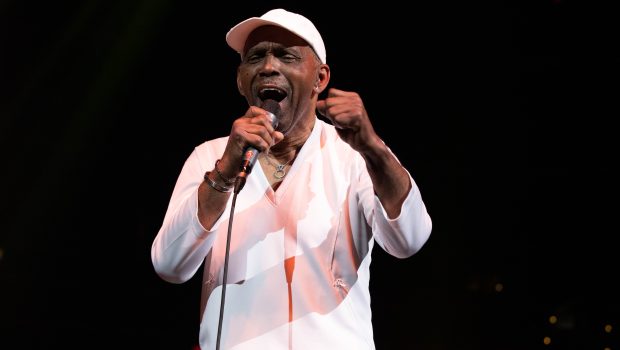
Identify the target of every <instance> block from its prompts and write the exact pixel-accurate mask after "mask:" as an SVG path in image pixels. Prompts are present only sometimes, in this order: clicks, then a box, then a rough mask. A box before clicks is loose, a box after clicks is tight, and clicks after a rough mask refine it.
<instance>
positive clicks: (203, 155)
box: [151, 107, 283, 283]
mask: <svg viewBox="0 0 620 350" xmlns="http://www.w3.org/2000/svg"><path fill="white" fill-rule="evenodd" d="M282 138H283V135H282V133H280V132H277V131H274V129H273V127H272V125H271V120H270V119H269V118H268V117H267V116H266V114H265V111H264V110H262V109H260V108H258V107H250V108H249V109H248V110H247V111H246V114H245V115H244V116H242V117H240V118H238V119H237V120H235V121H234V122H233V127H232V130H231V134H230V136H229V137H228V138H222V139H218V140H212V141H210V142H207V143H206V144H203V145H201V146H199V147H198V148H197V149H196V150H194V152H193V153H192V154H191V155H190V157H189V158H188V159H187V161H186V162H185V164H184V166H183V169H182V170H181V173H180V175H179V177H178V179H177V183H176V185H175V189H174V191H173V193H172V197H171V199H170V203H169V205H168V209H167V211H166V215H165V217H164V221H163V224H162V226H161V228H160V230H159V232H158V233H157V236H156V237H155V240H154V241H153V245H152V247H151V260H152V263H153V266H154V268H155V271H156V272H157V274H158V275H159V276H160V277H161V278H163V279H164V280H166V281H169V282H173V283H182V282H185V281H187V280H189V279H190V278H191V277H192V276H193V275H194V274H195V273H196V271H197V270H198V268H199V267H200V265H201V263H202V262H203V260H204V258H205V257H206V256H207V254H208V252H209V250H210V249H211V247H212V246H213V241H214V240H215V231H217V229H218V226H219V222H221V221H222V220H223V217H225V216H226V215H225V213H226V211H227V208H228V201H229V199H230V196H231V192H221V191H218V190H216V189H215V188H214V187H212V186H209V185H208V183H207V182H205V181H204V176H205V173H206V171H211V173H210V174H209V178H210V179H211V180H212V181H215V182H217V183H218V184H219V185H220V186H225V185H226V184H225V183H224V181H223V180H222V179H221V178H219V176H220V175H218V174H217V172H216V171H215V168H214V166H215V162H216V160H217V159H218V158H219V159H221V161H220V163H219V164H218V170H219V171H220V173H221V174H222V176H223V177H226V178H234V177H235V175H236V174H237V172H238V166H239V164H241V159H242V156H243V150H244V149H245V147H247V146H248V145H250V144H251V145H253V146H255V147H257V148H258V149H261V150H265V149H266V148H268V147H269V145H272V144H274V143H276V142H279V141H280V140H281V139H282ZM224 144H225V145H224Z"/></svg>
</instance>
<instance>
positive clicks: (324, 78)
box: [314, 64, 330, 94]
mask: <svg viewBox="0 0 620 350" xmlns="http://www.w3.org/2000/svg"><path fill="white" fill-rule="evenodd" d="M329 77H330V73H329V66H328V65H327V64H321V66H320V67H319V74H318V76H317V78H316V83H315V84H314V90H315V91H316V92H317V94H320V93H321V92H323V90H325V88H326V87H327V84H329Z"/></svg>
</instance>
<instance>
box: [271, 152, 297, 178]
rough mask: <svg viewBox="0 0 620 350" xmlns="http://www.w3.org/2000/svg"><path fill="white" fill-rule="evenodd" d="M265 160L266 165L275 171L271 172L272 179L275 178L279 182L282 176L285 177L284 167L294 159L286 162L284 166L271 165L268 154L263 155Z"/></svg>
mask: <svg viewBox="0 0 620 350" xmlns="http://www.w3.org/2000/svg"><path fill="white" fill-rule="evenodd" d="M265 158H266V159H267V163H268V164H269V165H271V166H272V167H274V168H275V169H276V171H274V172H273V177H275V178H276V179H278V180H281V179H282V178H283V177H284V176H286V171H285V170H284V167H286V166H287V165H288V163H290V162H291V161H292V160H293V159H295V158H294V157H293V158H291V159H290V160H289V161H288V162H286V163H284V164H273V163H272V162H271V160H269V154H268V153H267V154H265Z"/></svg>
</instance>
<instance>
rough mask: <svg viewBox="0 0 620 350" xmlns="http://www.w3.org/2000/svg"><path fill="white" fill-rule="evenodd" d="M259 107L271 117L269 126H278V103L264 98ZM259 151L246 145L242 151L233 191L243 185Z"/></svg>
mask: <svg viewBox="0 0 620 350" xmlns="http://www.w3.org/2000/svg"><path fill="white" fill-rule="evenodd" d="M261 108H262V109H264V110H265V111H267V116H268V117H269V118H270V119H271V126H273V128H274V129H275V128H276V127H277V126H278V114H279V113H280V105H279V104H278V102H277V101H275V100H271V99H268V100H265V101H264V102H263V104H262V105H261ZM259 153H260V151H259V150H258V149H256V147H254V146H248V147H246V148H245V149H244V151H243V160H242V161H241V164H240V166H239V174H238V175H237V179H236V180H235V189H234V191H235V193H239V191H241V190H242V189H243V186H245V182H246V180H247V176H248V175H249V174H250V173H251V172H252V169H253V168H254V164H255V163H256V160H257V159H258V154H259Z"/></svg>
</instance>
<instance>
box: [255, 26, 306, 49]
mask: <svg viewBox="0 0 620 350" xmlns="http://www.w3.org/2000/svg"><path fill="white" fill-rule="evenodd" d="M262 42H271V43H278V44H281V45H283V46H285V47H291V46H307V47H310V45H309V44H308V42H306V41H305V40H304V39H302V38H300V37H299V36H297V35H296V34H294V33H291V32H290V31H288V30H286V29H284V28H282V27H278V26H261V27H258V28H256V29H254V31H253V32H252V33H250V35H248V38H247V39H246V41H245V47H244V48H243V52H244V53H246V52H247V51H248V50H249V49H251V48H252V47H254V46H256V45H258V44H260V43H262Z"/></svg>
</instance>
